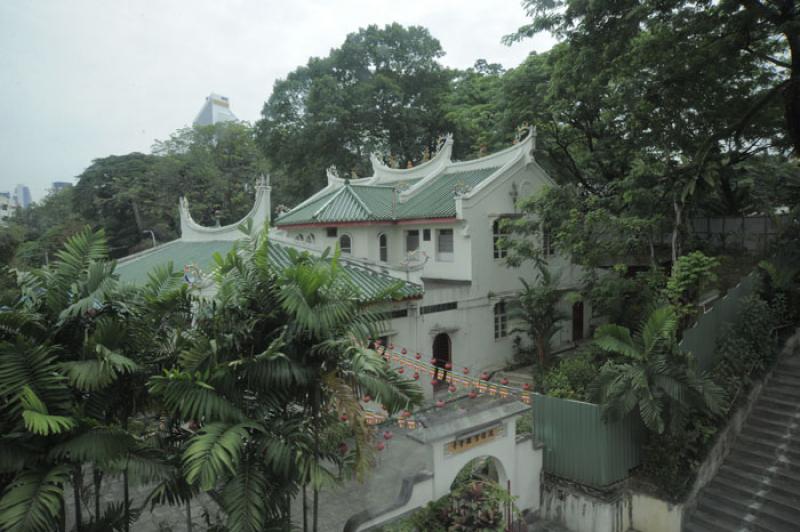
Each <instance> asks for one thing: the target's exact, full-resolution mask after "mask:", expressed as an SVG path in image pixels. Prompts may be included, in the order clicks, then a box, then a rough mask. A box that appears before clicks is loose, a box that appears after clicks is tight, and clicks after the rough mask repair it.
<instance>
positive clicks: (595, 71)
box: [510, 0, 789, 260]
mask: <svg viewBox="0 0 800 532" xmlns="http://www.w3.org/2000/svg"><path fill="white" fill-rule="evenodd" d="M526 5H527V6H528V8H529V12H530V13H531V15H533V16H534V21H533V22H532V23H531V24H530V25H528V26H525V27H523V28H522V29H521V30H520V31H519V32H518V33H517V34H515V35H514V36H511V37H510V40H512V41H513V40H519V39H522V38H524V37H526V36H529V35H531V34H533V33H535V32H537V31H543V30H550V31H553V32H555V33H556V34H557V35H558V36H560V37H562V38H563V39H564V42H563V43H562V44H560V45H558V46H556V47H555V48H554V49H553V50H552V51H551V52H550V54H549V60H548V61H547V66H548V67H549V69H550V74H549V80H550V81H549V85H548V87H547V91H546V93H545V94H546V96H545V97H544V99H543V104H544V105H543V109H544V111H543V112H542V113H539V115H538V116H537V118H536V120H535V122H536V123H538V124H541V125H542V133H543V134H544V135H543V140H542V150H543V153H544V155H545V157H544V159H546V161H547V162H548V163H549V164H551V166H552V167H553V168H555V170H556V171H555V175H556V176H558V177H561V178H564V177H566V178H567V179H569V180H573V181H574V182H577V183H578V184H579V185H580V188H581V192H582V195H585V196H594V197H596V198H597V200H593V201H598V200H599V201H603V202H604V203H610V204H609V205H608V208H610V209H611V210H612V212H617V213H620V212H622V211H620V209H624V210H625V211H628V212H632V213H634V214H636V213H643V214H647V213H654V214H655V215H657V216H659V217H661V218H663V219H666V220H669V222H670V223H669V225H670V226H671V228H672V239H671V248H672V259H673V260H675V259H676V258H677V256H679V255H680V254H681V253H682V251H681V247H682V235H683V234H684V232H685V223H686V219H687V217H688V215H689V214H690V213H691V212H692V210H693V209H694V208H695V206H696V204H697V201H698V198H699V197H700V196H701V195H703V194H709V193H713V191H714V190H715V188H716V183H717V182H718V181H719V180H720V176H721V175H724V174H725V173H727V172H730V171H731V169H732V168H735V167H736V166H737V165H739V164H742V163H743V162H744V161H747V160H748V159H750V158H752V157H754V156H756V155H758V154H760V153H764V152H766V151H770V150H771V151H774V152H778V153H780V152H782V151H785V150H786V148H787V147H788V146H789V143H788V142H787V136H786V134H785V128H784V127H783V125H782V118H781V106H780V103H779V102H777V101H775V100H774V99H772V98H771V95H773V94H774V89H775V87H776V86H779V85H780V83H781V81H780V80H781V72H780V71H779V70H778V69H776V68H774V67H773V65H771V64H770V63H769V62H765V60H764V59H763V58H762V55H763V54H768V55H769V54H770V53H773V52H776V50H775V46H778V45H776V44H775V43H774V42H773V41H769V40H765V41H759V42H758V43H754V44H753V51H754V52H757V53H743V52H742V50H741V47H740V43H739V42H738V41H737V40H736V39H731V38H729V30H730V28H728V26H726V24H728V22H727V21H728V19H729V18H730V17H729V16H728V14H727V13H726V12H725V11H724V10H721V9H718V6H716V5H715V6H710V4H705V3H701V4H697V3H688V2H672V3H670V4H668V5H666V6H665V5H663V4H655V3H653V4H652V5H651V4H650V3H645V4H642V5H638V4H637V5H636V6H633V5H632V4H631V5H629V4H626V3H624V2H623V3H622V4H614V3H603V2H601V3H595V4H591V5H589V4H585V3H578V2H569V1H567V2H560V1H559V2H540V1H537V0H531V1H529V2H526ZM777 53H780V50H777ZM532 101H536V100H532ZM607 200H608V201H607ZM620 200H622V201H620Z"/></svg>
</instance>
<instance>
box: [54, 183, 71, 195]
mask: <svg viewBox="0 0 800 532" xmlns="http://www.w3.org/2000/svg"><path fill="white" fill-rule="evenodd" d="M71 186H72V183H70V182H69V181H53V186H52V187H51V188H50V191H51V192H53V193H56V192H59V191H61V190H64V189H65V188H69V187H71Z"/></svg>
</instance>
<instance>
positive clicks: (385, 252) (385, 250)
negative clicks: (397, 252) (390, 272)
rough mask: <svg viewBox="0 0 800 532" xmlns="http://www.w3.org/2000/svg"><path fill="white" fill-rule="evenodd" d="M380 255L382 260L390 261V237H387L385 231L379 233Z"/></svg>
mask: <svg viewBox="0 0 800 532" xmlns="http://www.w3.org/2000/svg"><path fill="white" fill-rule="evenodd" d="M378 255H379V257H380V260H381V262H388V261H389V239H388V238H386V234H385V233H381V234H379V235H378Z"/></svg>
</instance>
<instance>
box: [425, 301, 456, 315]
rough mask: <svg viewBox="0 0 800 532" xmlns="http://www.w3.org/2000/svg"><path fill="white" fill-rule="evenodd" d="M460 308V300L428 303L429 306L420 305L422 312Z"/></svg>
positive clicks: (429, 312) (431, 312)
mask: <svg viewBox="0 0 800 532" xmlns="http://www.w3.org/2000/svg"><path fill="white" fill-rule="evenodd" d="M457 308H458V301H453V302H452V303H439V304H438V305H428V306H427V307H420V308H419V313H420V314H433V313H434V312H444V311H446V310H456V309H457Z"/></svg>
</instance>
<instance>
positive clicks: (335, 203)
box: [275, 167, 497, 226]
mask: <svg viewBox="0 0 800 532" xmlns="http://www.w3.org/2000/svg"><path fill="white" fill-rule="evenodd" d="M496 170H497V167H492V168H481V169H479V170H468V171H463V172H445V173H443V174H442V175H440V176H438V177H436V178H435V179H433V181H431V182H430V183H428V184H427V185H426V186H425V188H424V190H422V191H419V192H417V193H416V194H415V195H414V196H413V197H412V198H410V199H409V200H408V201H406V202H405V203H398V204H397V205H396V207H395V208H394V209H393V208H392V202H393V198H392V196H393V194H394V192H393V191H394V187H393V186H386V185H345V186H344V187H343V188H340V189H338V190H336V191H334V192H331V193H329V194H326V195H324V196H322V197H320V198H317V199H315V200H314V201H312V202H310V203H308V204H307V205H303V206H302V207H299V208H296V209H293V210H291V211H289V212H288V213H286V214H284V215H283V216H281V217H279V218H278V219H277V220H276V221H275V225H278V226H281V225H294V224H310V223H336V222H363V221H381V220H409V219H415V218H448V217H452V216H455V215H456V202H455V191H456V189H457V188H460V187H463V188H464V189H469V188H472V187H474V186H476V185H478V184H480V183H481V181H483V180H484V179H486V178H487V177H489V176H490V175H492V174H493V173H494V172H495V171H496ZM415 182H416V181H408V183H409V184H413V183H415ZM393 211H394V212H393Z"/></svg>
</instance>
